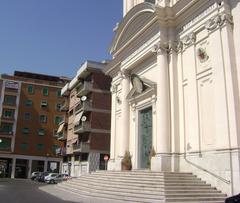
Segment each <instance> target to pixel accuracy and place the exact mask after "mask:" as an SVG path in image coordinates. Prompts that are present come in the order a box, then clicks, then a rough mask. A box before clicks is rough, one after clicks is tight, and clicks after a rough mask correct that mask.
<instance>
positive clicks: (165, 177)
mask: <svg viewBox="0 0 240 203" xmlns="http://www.w3.org/2000/svg"><path fill="white" fill-rule="evenodd" d="M83 177H88V176H83ZM91 177H95V178H99V177H100V178H108V179H117V178H121V179H139V178H141V180H201V179H200V178H197V177H196V176H163V175H162V176H154V177H152V176H147V175H141V176H140V175H139V176H135V175H128V174H124V175H123V176H121V175H120V174H119V175H115V174H111V175H107V174H95V173H94V174H91Z"/></svg>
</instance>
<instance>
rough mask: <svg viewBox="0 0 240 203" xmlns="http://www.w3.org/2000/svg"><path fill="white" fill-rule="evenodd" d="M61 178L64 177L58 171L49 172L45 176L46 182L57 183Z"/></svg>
mask: <svg viewBox="0 0 240 203" xmlns="http://www.w3.org/2000/svg"><path fill="white" fill-rule="evenodd" d="M59 178H62V177H61V176H60V175H59V174H58V173H49V174H48V175H47V176H45V177H44V182H46V183H57V182H58V180H57V179H59Z"/></svg>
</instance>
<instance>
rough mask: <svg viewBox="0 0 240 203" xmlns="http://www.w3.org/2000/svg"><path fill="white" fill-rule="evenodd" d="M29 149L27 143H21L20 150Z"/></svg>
mask: <svg viewBox="0 0 240 203" xmlns="http://www.w3.org/2000/svg"><path fill="white" fill-rule="evenodd" d="M27 147H28V144H27V143H21V145H20V149H21V150H23V151H25V150H27Z"/></svg>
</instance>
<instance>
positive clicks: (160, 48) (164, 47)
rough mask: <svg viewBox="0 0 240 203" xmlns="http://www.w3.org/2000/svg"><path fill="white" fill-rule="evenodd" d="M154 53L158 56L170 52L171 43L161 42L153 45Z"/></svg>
mask: <svg viewBox="0 0 240 203" xmlns="http://www.w3.org/2000/svg"><path fill="white" fill-rule="evenodd" d="M152 52H154V53H158V54H161V55H162V54H164V53H168V52H169V43H168V42H163V41H160V42H158V43H156V44H155V45H153V47H152Z"/></svg>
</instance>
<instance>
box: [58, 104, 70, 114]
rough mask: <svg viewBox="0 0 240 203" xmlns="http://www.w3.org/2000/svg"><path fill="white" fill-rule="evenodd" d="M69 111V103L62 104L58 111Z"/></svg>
mask: <svg viewBox="0 0 240 203" xmlns="http://www.w3.org/2000/svg"><path fill="white" fill-rule="evenodd" d="M68 110H69V102H64V103H63V105H62V106H61V108H60V111H63V112H65V111H68Z"/></svg>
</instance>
